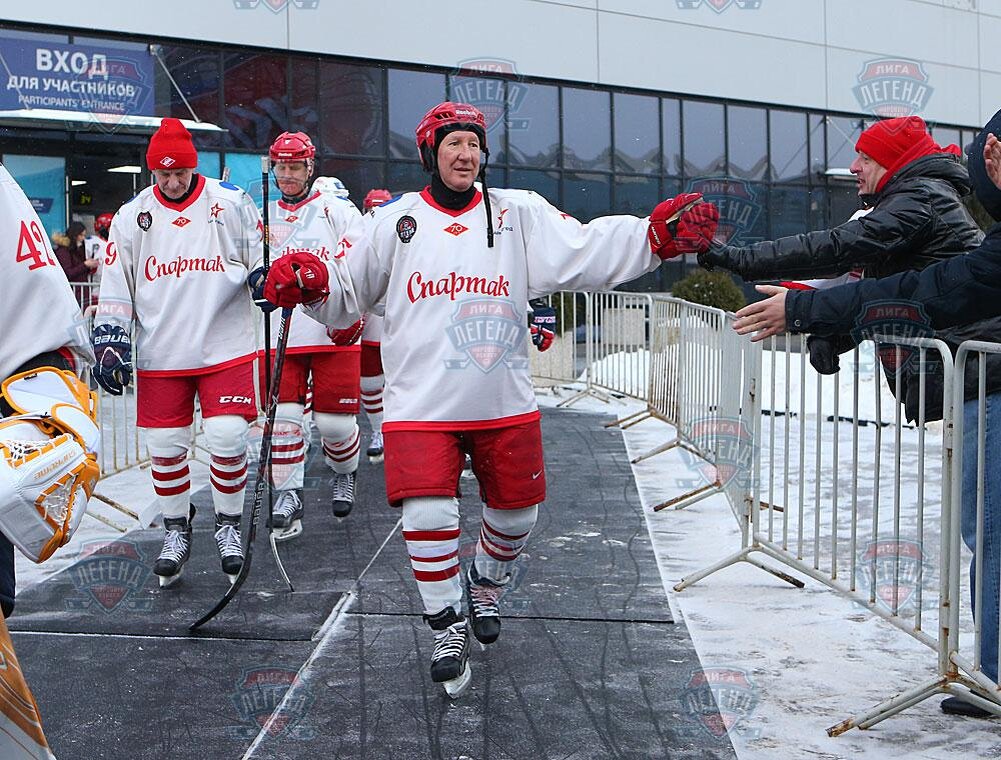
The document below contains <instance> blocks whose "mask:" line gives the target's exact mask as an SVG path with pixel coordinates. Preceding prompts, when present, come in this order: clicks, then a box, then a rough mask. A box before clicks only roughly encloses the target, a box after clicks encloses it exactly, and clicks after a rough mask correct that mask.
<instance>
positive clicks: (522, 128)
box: [508, 84, 560, 167]
mask: <svg viewBox="0 0 1001 760" xmlns="http://www.w3.org/2000/svg"><path fill="white" fill-rule="evenodd" d="M521 86H523V87H525V90H524V96H523V97H522V99H521V102H520V104H519V107H518V108H517V110H516V109H515V107H514V104H512V107H511V110H510V112H509V113H508V121H509V124H508V132H509V138H508V141H509V144H510V149H511V156H510V163H512V164H520V165H522V166H545V167H552V166H554V165H555V164H556V162H557V160H558V159H557V151H558V150H559V147H560V125H559V113H560V111H559V101H558V99H557V92H556V88H555V87H551V86H549V85H545V84H530V85H521Z"/></svg>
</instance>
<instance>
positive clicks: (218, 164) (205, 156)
mask: <svg viewBox="0 0 1001 760" xmlns="http://www.w3.org/2000/svg"><path fill="white" fill-rule="evenodd" d="M195 171H197V172H198V173H199V174H204V175H205V176H206V177H212V179H219V178H220V177H221V176H222V156H221V155H219V154H218V153H214V152H212V151H210V150H200V151H198V167H197V168H196V169H195Z"/></svg>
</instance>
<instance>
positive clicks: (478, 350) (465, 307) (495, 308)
mask: <svg viewBox="0 0 1001 760" xmlns="http://www.w3.org/2000/svg"><path fill="white" fill-rule="evenodd" d="M527 330H528V327H527V326H526V325H525V320H524V317H521V315H520V314H519V312H518V310H517V309H515V307H514V304H512V303H511V302H510V301H498V300H496V299H489V298H476V299H473V300H471V301H464V302H463V303H461V304H459V306H458V308H457V309H456V310H455V313H454V314H453V315H452V324H451V325H450V326H449V327H448V328H447V332H448V337H449V339H450V340H451V341H452V345H453V346H455V348H456V349H458V350H459V351H462V352H463V353H465V354H466V356H467V357H468V358H466V359H448V360H446V361H445V366H446V367H447V368H448V369H465V368H466V367H468V366H469V365H470V363H472V364H474V365H475V366H476V367H478V368H479V369H480V370H481V371H482V372H484V373H486V372H489V371H490V370H492V369H493V368H494V367H496V366H498V365H499V364H500V363H501V362H503V363H504V364H506V365H507V366H508V367H510V368H517V367H524V366H527V359H525V358H514V357H512V356H510V354H513V353H515V351H516V350H517V348H518V346H519V345H524V343H525V333H526V331H527Z"/></svg>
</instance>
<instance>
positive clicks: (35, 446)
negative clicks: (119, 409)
mask: <svg viewBox="0 0 1001 760" xmlns="http://www.w3.org/2000/svg"><path fill="white" fill-rule="evenodd" d="M0 248H2V249H3V250H5V251H8V252H9V255H7V256H4V257H3V259H0V278H2V279H3V283H4V289H5V292H6V293H7V294H8V296H9V297H7V298H3V299H0V323H2V324H3V325H4V328H5V330H6V333H5V338H4V341H3V343H2V344H0V418H3V419H0V611H2V612H3V616H4V617H7V616H9V615H10V614H11V611H12V610H13V608H14V591H15V579H14V546H17V547H18V549H20V551H21V553H22V554H24V555H25V556H27V557H28V558H29V559H31V560H33V561H35V562H41V561H43V560H45V559H47V558H48V557H49V556H50V555H51V554H52V553H53V552H54V551H55V550H56V549H57V548H58V547H59V546H62V545H63V544H65V543H66V542H67V541H68V540H69V538H70V536H71V535H72V534H73V531H74V530H75V529H76V527H77V525H79V523H80V519H81V518H82V517H83V514H84V512H85V511H86V508H87V500H88V499H89V497H90V495H91V494H92V493H93V489H94V484H95V483H96V482H97V478H98V476H99V470H98V465H97V449H98V432H97V425H96V422H95V419H96V414H95V404H94V400H93V394H91V393H90V392H89V391H88V390H87V388H86V387H85V386H84V385H83V384H82V383H81V382H80V381H79V380H78V379H77V374H78V373H79V372H81V371H82V370H83V369H84V368H85V367H86V366H88V365H89V364H90V363H91V362H92V361H93V359H94V355H93V353H92V352H91V348H90V340H89V336H88V334H87V329H86V326H85V325H86V323H85V321H84V319H83V315H82V314H81V312H80V306H79V304H78V303H77V300H76V298H75V297H74V295H73V291H72V290H71V288H70V285H69V282H68V281H67V279H66V274H65V273H64V272H63V268H62V267H61V266H59V263H58V262H57V260H56V257H55V254H54V253H53V251H52V248H51V246H50V244H49V239H48V236H47V235H46V234H45V231H44V230H43V228H42V223H41V221H40V220H39V218H38V214H36V213H35V210H34V209H33V208H32V206H31V202H30V201H29V200H28V198H27V197H26V196H25V194H24V192H23V191H22V190H21V188H20V187H18V185H17V183H16V182H15V181H14V178H13V177H11V175H10V173H9V172H8V171H7V169H6V168H5V167H4V166H3V165H0ZM15 296H17V297H15Z"/></svg>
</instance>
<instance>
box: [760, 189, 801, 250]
mask: <svg viewBox="0 0 1001 760" xmlns="http://www.w3.org/2000/svg"><path fill="white" fill-rule="evenodd" d="M770 199H771V203H770V204H769V211H770V217H771V218H770V219H769V222H770V225H771V229H770V231H769V233H768V235H769V237H770V238H771V239H772V240H774V239H776V238H780V237H785V236H786V235H799V234H801V233H803V232H808V231H809V230H810V229H811V226H810V189H809V188H808V187H804V186H799V187H797V186H787V185H772V188H771V196H770Z"/></svg>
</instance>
